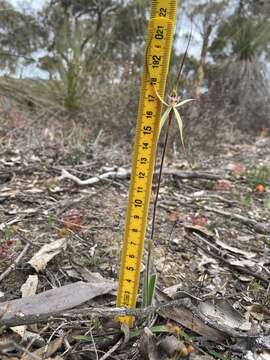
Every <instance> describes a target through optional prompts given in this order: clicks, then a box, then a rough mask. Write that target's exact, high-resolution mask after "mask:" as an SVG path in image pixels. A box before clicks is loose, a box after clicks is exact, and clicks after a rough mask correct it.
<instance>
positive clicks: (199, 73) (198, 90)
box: [195, 25, 213, 98]
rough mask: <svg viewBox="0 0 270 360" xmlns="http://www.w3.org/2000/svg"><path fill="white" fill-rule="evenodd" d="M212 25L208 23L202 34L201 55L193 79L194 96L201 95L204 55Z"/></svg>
mask: <svg viewBox="0 0 270 360" xmlns="http://www.w3.org/2000/svg"><path fill="white" fill-rule="evenodd" d="M212 29H213V26H212V25H208V26H207V29H206V32H205V33H204V36H203V44H202V48H201V55H200V62H199V66H198V69H197V75H196V79H195V96H196V98H199V97H200V95H201V84H202V82H203V79H204V68H205V62H206V55H207V50H208V44H209V38H210V35H211V32H212Z"/></svg>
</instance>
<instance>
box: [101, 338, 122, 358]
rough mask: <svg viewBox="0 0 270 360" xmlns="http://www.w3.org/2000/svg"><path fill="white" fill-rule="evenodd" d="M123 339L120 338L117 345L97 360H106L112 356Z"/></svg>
mask: <svg viewBox="0 0 270 360" xmlns="http://www.w3.org/2000/svg"><path fill="white" fill-rule="evenodd" d="M122 342H123V339H122V338H121V339H120V340H118V341H117V343H116V344H115V345H114V346H113V347H112V348H111V349H110V350H109V351H107V352H106V354H104V355H103V356H102V357H101V358H100V359H99V360H106V359H108V357H110V356H111V355H112V353H114V352H115V351H116V350H117V349H118V348H119V346H120V345H121V344H122Z"/></svg>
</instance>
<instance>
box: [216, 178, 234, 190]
mask: <svg viewBox="0 0 270 360" xmlns="http://www.w3.org/2000/svg"><path fill="white" fill-rule="evenodd" d="M232 188H233V183H232V182H231V181H230V180H224V179H223V180H216V181H215V182H214V186H213V190H215V191H231V190H232Z"/></svg>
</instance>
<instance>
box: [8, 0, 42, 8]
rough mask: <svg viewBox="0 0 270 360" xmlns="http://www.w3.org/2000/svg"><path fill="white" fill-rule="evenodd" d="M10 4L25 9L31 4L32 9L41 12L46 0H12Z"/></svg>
mask: <svg viewBox="0 0 270 360" xmlns="http://www.w3.org/2000/svg"><path fill="white" fill-rule="evenodd" d="M10 2H11V3H12V4H13V5H15V6H20V7H23V6H25V5H26V4H30V5H31V7H32V8H34V9H36V10H39V9H40V8H41V7H42V6H43V5H44V4H45V2H46V1H45V0H26V1H25V0H10Z"/></svg>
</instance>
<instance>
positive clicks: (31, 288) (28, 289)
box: [11, 275, 38, 339]
mask: <svg viewBox="0 0 270 360" xmlns="http://www.w3.org/2000/svg"><path fill="white" fill-rule="evenodd" d="M37 285H38V277H37V275H30V276H29V277H28V279H27V280H26V282H25V283H24V284H23V285H22V286H21V292H22V297H23V298H24V297H27V296H32V295H35V293H36V290H37ZM11 330H12V331H14V332H15V333H17V334H19V335H20V336H21V338H22V339H24V338H25V332H26V325H21V326H14V327H12V328H11ZM31 334H32V333H30V332H28V335H27V337H28V338H29V337H31ZM35 335H36V334H33V337H34V336H35Z"/></svg>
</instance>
